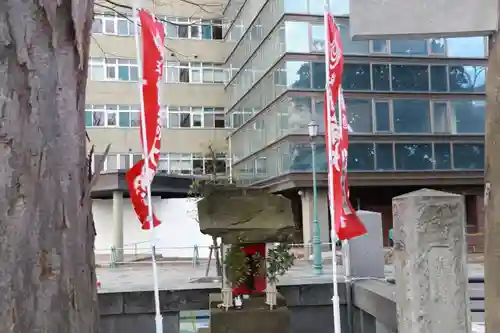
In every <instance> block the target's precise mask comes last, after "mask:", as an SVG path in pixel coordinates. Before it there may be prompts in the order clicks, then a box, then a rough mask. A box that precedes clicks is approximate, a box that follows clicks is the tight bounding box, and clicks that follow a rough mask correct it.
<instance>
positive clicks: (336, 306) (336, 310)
mask: <svg viewBox="0 0 500 333" xmlns="http://www.w3.org/2000/svg"><path fill="white" fill-rule="evenodd" d="M324 5H325V14H324V26H325V77H326V81H325V82H326V86H325V90H326V94H327V98H326V101H325V102H326V111H327V115H328V117H327V120H328V121H327V131H328V133H327V134H328V135H327V137H328V138H329V142H327V145H326V149H327V153H328V183H329V186H328V196H329V199H330V200H329V205H330V216H331V218H332V219H335V208H334V191H333V186H332V184H333V163H332V162H333V160H332V152H331V144H330V142H331V139H332V134H333V131H332V124H331V121H329V118H330V117H331V105H330V100H331V98H332V97H333V96H331V92H330V89H329V86H330V84H329V81H330V77H329V66H330V64H329V59H330V57H329V52H330V50H329V38H328V35H329V30H328V13H329V11H330V8H329V3H328V0H325V3H324ZM331 225H332V227H331V237H332V278H333V280H332V283H333V297H332V302H333V328H334V332H341V322H340V298H339V286H338V276H337V234H336V232H335V221H333V223H331Z"/></svg>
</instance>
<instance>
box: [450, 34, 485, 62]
mask: <svg viewBox="0 0 500 333" xmlns="http://www.w3.org/2000/svg"><path fill="white" fill-rule="evenodd" d="M485 44H486V39H485V38H484V37H458V38H447V39H446V45H447V51H448V52H447V55H448V57H454V58H485V57H486V45H485Z"/></svg>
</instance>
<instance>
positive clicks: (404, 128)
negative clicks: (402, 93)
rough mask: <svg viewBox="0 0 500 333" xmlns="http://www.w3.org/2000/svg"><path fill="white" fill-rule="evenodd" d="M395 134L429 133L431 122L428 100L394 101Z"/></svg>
mask: <svg viewBox="0 0 500 333" xmlns="http://www.w3.org/2000/svg"><path fill="white" fill-rule="evenodd" d="M392 103H393V104H392V105H393V123H394V132H395V133H430V132H431V120H430V110H429V101H428V100H408V99H399V100H394V101H393V102H392Z"/></svg>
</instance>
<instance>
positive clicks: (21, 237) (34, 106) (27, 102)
mask: <svg viewBox="0 0 500 333" xmlns="http://www.w3.org/2000/svg"><path fill="white" fill-rule="evenodd" d="M92 7H93V0H80V1H79V0H1V1H0V117H1V118H0V214H1V215H0V332H1V333H31V332H33V333H35V332H36V333H38V332H40V333H41V332H47V333H77V332H78V333H80V332H81V333H83V332H85V333H92V332H97V331H98V311H97V293H96V279H95V270H94V251H93V246H94V229H93V219H92V214H91V203H90V197H89V191H90V188H89V179H88V163H86V147H85V140H86V137H85V126H84V108H85V85H86V79H87V56H88V49H89V38H90V28H91V24H92V22H91V21H92Z"/></svg>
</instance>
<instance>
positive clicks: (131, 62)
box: [89, 58, 138, 81]
mask: <svg viewBox="0 0 500 333" xmlns="http://www.w3.org/2000/svg"><path fill="white" fill-rule="evenodd" d="M89 78H90V79H91V80H93V81H137V80H138V72H137V62H136V61H135V59H116V58H106V59H104V58H90V59H89Z"/></svg>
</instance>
